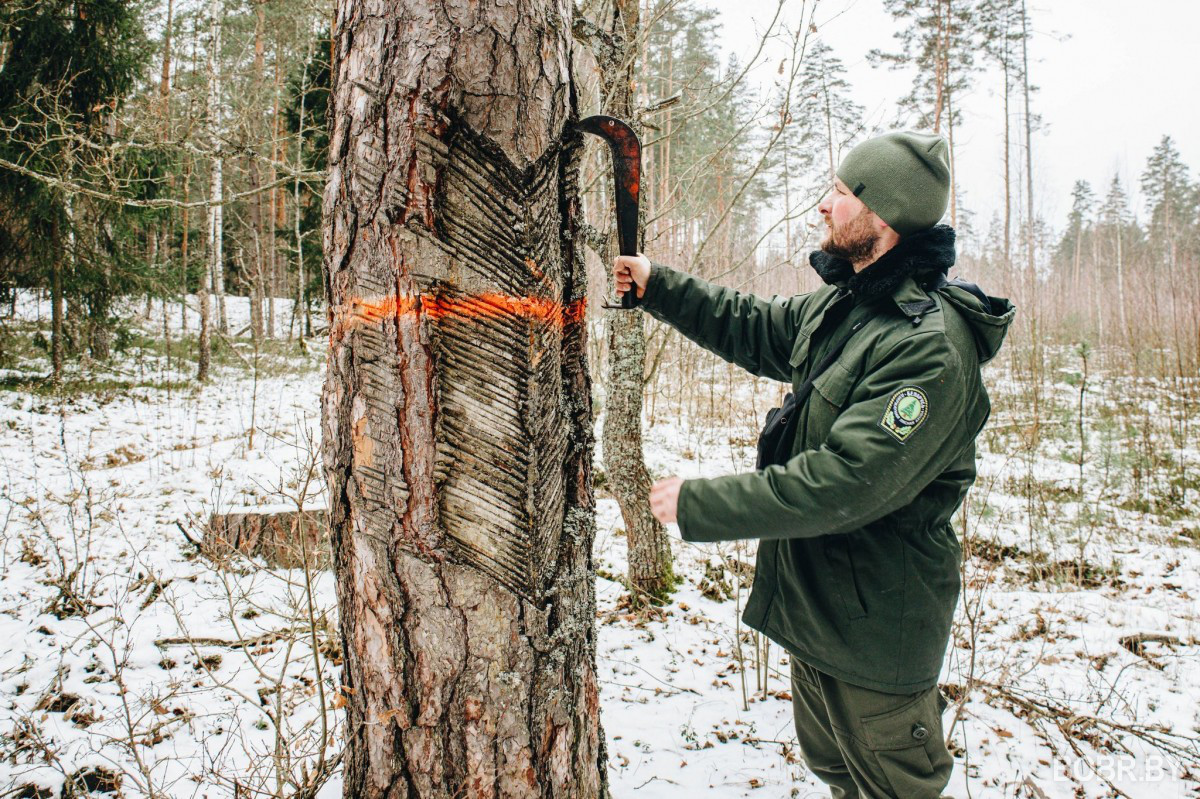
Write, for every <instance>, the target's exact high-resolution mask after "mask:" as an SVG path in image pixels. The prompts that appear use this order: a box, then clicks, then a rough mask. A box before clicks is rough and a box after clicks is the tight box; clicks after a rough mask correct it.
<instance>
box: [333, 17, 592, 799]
mask: <svg viewBox="0 0 1200 799" xmlns="http://www.w3.org/2000/svg"><path fill="white" fill-rule="evenodd" d="M569 9H570V4H567V3H562V2H551V1H550V0H516V2H514V3H512V4H509V5H506V6H502V7H494V6H492V5H491V4H477V5H474V6H472V7H470V8H468V7H467V6H462V7H458V6H453V5H446V4H442V3H438V2H433V1H432V0H410V2H405V3H384V2H377V1H375V2H364V0H338V3H337V12H336V21H335V28H334V33H333V39H334V49H335V63H334V85H333V99H332V108H331V110H332V115H331V117H332V127H333V129H332V139H331V148H330V174H329V182H328V186H327V189H326V195H325V226H324V234H325V266H326V290H327V295H328V299H329V308H330V311H329V314H330V320H329V321H330V351H329V366H328V375H327V379H326V384H325V393H324V399H323V402H324V441H325V443H324V455H325V462H326V469H327V475H328V481H329V489H330V495H331V508H330V510H331V527H332V533H333V549H334V567H335V569H336V572H337V585H338V605H339V609H340V617H341V629H342V636H343V640H344V648H345V653H346V657H345V667H344V682H345V686H344V693H345V697H346V700H347V707H346V710H347V714H348V716H347V722H348V741H347V746H348V753H347V758H346V761H345V795H346V796H347V797H356V798H357V797H362V798H363V799H369V798H370V797H445V798H446V799H449V797H573V798H578V799H587V798H588V797H598V796H602V795H604V794H605V793H606V791H605V779H604V762H603V760H604V757H603V739H602V736H601V732H600V724H599V708H598V691H597V685H596V673H595V637H594V636H595V598H594V583H593V576H592V566H591V544H592V539H593V535H594V517H593V501H592V495H591V475H590V463H591V456H592V441H591V435H590V425H591V402H590V381H589V377H588V374H587V370H586V362H585V353H586V350H585V345H586V338H585V327H584V314H583V311H584V292H585V289H586V280H585V276H584V272H583V265H582V261H581V259H580V257H579V256H578V254H577V252H576V249H575V247H574V243H573V242H574V241H575V238H576V235H575V234H576V231H575V225H576V221H577V220H576V215H577V213H578V202H577V173H578V157H579V138H578V135H576V134H574V133H572V132H571V130H570V128H569V126H568V125H569V121H570V120H571V119H573V118H574V117H575V114H576V108H575V93H574V90H573V86H572V84H571V73H570V58H571V57H570V38H569V37H570V22H571V21H570V19H569V17H568V15H569V13H570V12H569Z"/></svg>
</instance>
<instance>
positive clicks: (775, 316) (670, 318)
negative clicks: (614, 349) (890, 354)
mask: <svg viewBox="0 0 1200 799" xmlns="http://www.w3.org/2000/svg"><path fill="white" fill-rule="evenodd" d="M619 264H620V261H618V267H617V269H618V270H619V269H620V266H619ZM635 277H636V274H635ZM626 279H627V280H628V276H627V277H626ZM809 296H811V295H798V296H795V297H789V298H782V297H774V298H772V299H771V300H764V299H761V298H759V297H756V296H754V295H753V294H746V293H743V292H739V291H735V290H733V289H730V288H725V287H723V286H718V285H716V284H714V283H709V282H708V281H706V280H702V279H700V278H698V277H693V276H692V275H689V274H686V273H684V272H680V271H678V270H675V269H672V268H670V267H668V266H664V265H663V264H659V263H651V266H650V272H649V276H648V278H647V279H646V284H645V292H644V293H643V294H642V295H641V305H640V307H641V308H643V309H644V310H645V311H647V312H648V313H649V314H650V315H651V316H653V317H654V318H655V319H658V320H659V321H661V322H665V323H666V324H669V325H671V326H672V327H674V328H675V329H676V330H678V331H679V332H680V333H682V334H683V335H685V336H687V337H688V338H689V339H691V340H692V341H694V342H696V343H697V344H699V345H700V346H701V347H704V348H705V349H706V350H709V351H710V352H713V353H715V354H717V355H719V356H721V357H722V358H724V359H725V360H727V361H730V362H731V363H734V364H737V365H738V366H740V367H742V368H743V369H745V370H747V371H749V372H750V373H752V374H755V375H758V376H760V377H769V378H771V379H774V380H781V381H784V382H787V381H790V380H791V379H792V372H791V366H790V364H789V363H788V360H789V358H790V356H791V353H792V345H793V344H794V342H795V338H796V330H797V327H798V320H799V316H800V309H801V306H802V305H803V303H804V300H805V299H807V298H808V297H809Z"/></svg>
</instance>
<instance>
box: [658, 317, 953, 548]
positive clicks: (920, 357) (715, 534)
mask: <svg viewBox="0 0 1200 799" xmlns="http://www.w3.org/2000/svg"><path fill="white" fill-rule="evenodd" d="M873 360H875V361H876V364H877V365H876V366H874V367H873V368H871V369H869V371H868V373H867V374H866V375H865V377H864V378H863V379H862V380H861V381H860V382H859V384H858V385H857V386H856V387H855V388H854V390H853V392H852V393H851V395H850V397H849V399H848V402H847V405H846V408H845V410H843V411H842V413H841V414H840V415H839V416H838V417H837V419H836V420H835V421H834V423H833V426H832V427H831V429H830V432H829V435H828V437H827V438H826V440H825V442H824V443H823V444H822V445H821V446H820V447H818V448H817V449H812V450H805V451H804V452H801V453H799V454H797V455H795V456H793V457H792V458H791V459H790V460H789V461H788V462H787V463H785V464H782V465H776V466H768V467H767V468H765V469H762V470H760V471H757V472H751V473H747V474H736V475H729V476H726V477H717V478H712V479H702V480H687V481H685V482H684V483H683V484H682V486H681V487H680V491H679V501H678V508H677V516H678V522H679V529H680V533H681V535H682V536H683V538H684V540H687V541H728V540H736V539H741V538H800V537H812V536H819V535H829V534H834V533H846V532H850V531H852V530H856V529H858V528H860V527H862V526H864V525H866V524H868V523H870V522H872V521H875V520H876V519H879V518H882V517H883V516H886V515H887V514H889V513H891V512H893V511H895V510H898V509H899V508H902V507H904V506H905V505H907V504H908V503H910V502H912V500H913V499H914V498H915V497H916V496H917V494H918V493H919V492H920V491H921V490H922V489H923V488H924V487H925V486H926V485H928V484H929V483H930V482H932V481H933V480H934V479H935V478H936V477H937V475H938V474H940V473H941V472H942V471H943V470H944V469H945V467H946V466H947V465H948V464H949V463H950V462H951V461H952V460H953V459H954V458H955V457H957V456H958V448H957V447H956V446H947V444H948V437H950V434H951V431H953V430H954V428H955V427H956V426H957V425H958V424H959V423H960V417H961V416H962V414H963V413H964V411H965V408H966V397H965V395H964V393H965V392H964V380H963V368H964V367H963V364H962V361H961V359H960V358H959V355H958V353H957V352H956V351H955V349H954V347H953V346H951V344H950V342H949V341H948V340H947V339H946V337H945V335H944V333H942V332H941V331H935V330H930V331H928V332H925V331H922V332H919V333H914V334H913V335H910V336H907V337H906V338H905V339H904V340H902V341H900V342H898V343H897V344H896V345H895V346H893V347H892V348H891V350H890V351H888V352H886V353H884V354H882V355H881V356H878V357H875V358H873ZM809 401H810V402H817V401H821V400H820V399H819V398H818V396H817V395H816V394H814V395H813V396H812V398H811V399H810V400H809ZM951 438H952V437H951Z"/></svg>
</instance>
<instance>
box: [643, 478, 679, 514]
mask: <svg viewBox="0 0 1200 799" xmlns="http://www.w3.org/2000/svg"><path fill="white" fill-rule="evenodd" d="M681 485H683V478H682V477H664V478H663V479H662V480H659V481H658V482H657V483H655V484H654V485H653V486H651V487H650V512H651V513H653V514H654V518H656V519H658V520H659V521H660V522H662V523H663V524H669V523H671V522H673V521H676V517H675V514H676V512H677V511H678V510H679V487H680V486H681Z"/></svg>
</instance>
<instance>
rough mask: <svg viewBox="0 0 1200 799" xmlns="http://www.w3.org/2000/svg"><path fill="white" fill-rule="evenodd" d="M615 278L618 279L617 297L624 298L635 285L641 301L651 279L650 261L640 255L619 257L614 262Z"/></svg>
mask: <svg viewBox="0 0 1200 799" xmlns="http://www.w3.org/2000/svg"><path fill="white" fill-rule="evenodd" d="M613 277H615V278H616V279H617V296H618V297H621V296H624V294H625V292H627V291H629V289H630V288H631V287H632V285H633V284H634V283H636V284H637V295H638V298H639V299H641V297H642V295H643V294H645V293H646V281H647V280H649V279H650V259H649V258H647V257H646V256H644V255H642V254H641V253H638V254H637V255H618V256H617V259H616V261H614V262H613Z"/></svg>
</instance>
